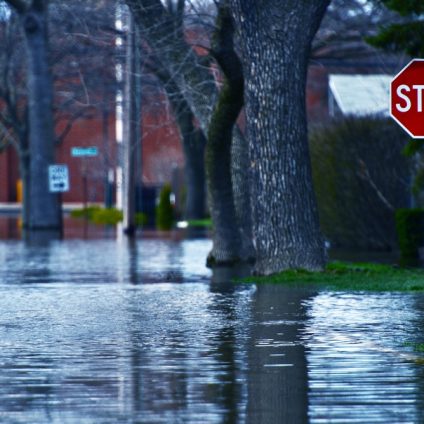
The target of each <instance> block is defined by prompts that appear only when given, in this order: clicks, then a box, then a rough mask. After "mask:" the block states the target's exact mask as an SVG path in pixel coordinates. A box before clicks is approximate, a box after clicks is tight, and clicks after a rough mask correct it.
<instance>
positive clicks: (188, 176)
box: [156, 64, 206, 219]
mask: <svg viewBox="0 0 424 424" xmlns="http://www.w3.org/2000/svg"><path fill="white" fill-rule="evenodd" d="M158 65H159V66H160V64H158ZM156 73H157V76H158V77H159V78H160V79H161V80H162V82H163V84H164V88H165V91H166V93H167V96H168V99H169V102H170V104H171V106H172V110H173V112H174V115H175V120H176V121H177V124H178V128H179V131H180V138H181V141H182V147H183V151H184V159H185V181H186V187H187V198H186V205H185V218H186V219H202V218H204V217H205V211H206V205H205V197H206V196H205V190H206V181H205V179H206V176H205V146H206V137H205V135H204V133H203V131H202V130H201V129H200V128H196V126H195V125H194V121H195V116H194V115H193V112H192V111H191V109H190V106H189V104H188V103H187V101H186V100H185V98H184V96H182V95H181V92H180V90H179V88H178V86H177V84H176V83H175V80H174V79H173V78H172V77H171V76H170V74H169V72H168V70H167V69H166V68H164V67H163V66H161V69H160V70H159V69H156Z"/></svg>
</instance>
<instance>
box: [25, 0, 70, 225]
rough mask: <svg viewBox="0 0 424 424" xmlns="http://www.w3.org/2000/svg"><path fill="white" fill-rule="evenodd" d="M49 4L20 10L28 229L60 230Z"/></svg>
mask: <svg viewBox="0 0 424 424" xmlns="http://www.w3.org/2000/svg"><path fill="white" fill-rule="evenodd" d="M46 8H47V5H46V2H44V1H34V2H33V4H32V5H31V7H29V8H28V9H26V10H20V11H18V12H19V14H20V17H21V22H22V26H23V29H24V33H25V39H26V46H27V55H28V109H29V151H30V157H29V161H30V162H29V173H30V178H29V187H28V199H26V200H27V201H28V203H29V207H30V209H29V213H28V217H27V221H26V222H25V226H26V228H27V229H29V230H59V231H60V230H61V227H62V216H61V207H60V202H59V196H58V195H57V194H55V193H50V192H49V183H48V166H49V165H52V164H54V132H53V115H52V113H53V112H52V99H53V94H52V78H51V75H50V68H49V62H48V58H47V51H48V46H47V13H46V12H47V11H46Z"/></svg>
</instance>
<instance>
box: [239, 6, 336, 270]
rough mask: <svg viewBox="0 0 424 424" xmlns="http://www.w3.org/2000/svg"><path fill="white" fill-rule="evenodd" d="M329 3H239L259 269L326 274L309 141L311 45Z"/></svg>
mask: <svg viewBox="0 0 424 424" xmlns="http://www.w3.org/2000/svg"><path fill="white" fill-rule="evenodd" d="M328 3H329V0H315V1H309V0H288V1H282V0H231V5H232V11H233V15H234V18H235V20H236V23H237V28H238V32H239V37H240V38H239V41H240V45H241V49H242V55H243V67H244V75H245V104H246V118H247V134H248V140H249V158H250V184H251V202H252V205H255V206H254V207H253V208H252V209H253V214H252V220H253V241H254V244H255V248H256V265H255V271H256V273H258V274H272V273H276V272H279V271H282V270H284V269H289V268H305V269H309V270H320V269H322V268H323V266H324V264H325V257H326V256H325V249H324V243H323V239H322V237H321V234H320V231H319V221H318V213H317V207H316V200H315V195H314V191H313V187H312V177H311V167H310V157H309V150H308V140H307V122H306V106H305V85H306V73H307V66H308V57H309V53H310V47H311V42H312V39H313V36H314V35H315V32H316V31H317V29H318V26H319V24H320V22H321V19H322V17H323V15H324V12H325V10H326V7H327V6H328Z"/></svg>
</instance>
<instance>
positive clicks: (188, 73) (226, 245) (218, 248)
mask: <svg viewBox="0 0 424 424" xmlns="http://www.w3.org/2000/svg"><path fill="white" fill-rule="evenodd" d="M126 3H127V4H128V6H129V7H130V9H131V11H132V13H134V17H135V20H136V22H137V23H138V24H139V25H140V27H142V28H143V29H144V30H145V31H144V36H145V37H146V38H147V40H148V42H149V46H150V47H151V48H152V50H153V51H154V52H155V55H157V56H158V57H159V58H160V60H161V62H162V63H163V64H166V67H167V70H168V73H169V75H171V76H172V79H173V80H174V82H175V85H176V87H177V88H178V91H179V93H180V95H181V96H183V97H184V99H185V101H186V103H187V105H188V107H189V108H190V110H191V111H192V113H193V115H194V116H195V117H196V120H197V122H198V124H199V126H200V128H201V129H202V130H203V132H204V133H205V134H206V133H209V135H210V134H212V133H213V136H214V137H215V141H213V142H211V143H210V144H209V148H208V151H209V153H208V156H209V157H210V158H211V157H212V156H213V157H214V158H215V159H216V160H217V161H218V163H217V164H215V165H214V166H216V168H217V170H216V172H209V177H208V178H209V182H208V184H209V188H211V187H215V188H214V189H213V190H214V193H213V194H212V195H211V193H209V195H210V199H212V198H214V200H212V202H213V206H212V209H213V210H214V211H212V217H213V221H214V233H215V237H214V245H213V250H212V252H211V255H210V257H209V258H210V259H211V258H214V259H213V260H212V261H211V263H212V262H213V263H215V264H218V263H225V264H227V263H230V262H235V261H238V260H250V259H252V256H253V247H252V242H251V237H250V234H251V227H250V199H249V195H248V184H247V179H246V178H245V170H246V169H247V162H243V163H242V162H240V163H238V162H237V163H236V161H243V160H245V159H246V157H247V154H246V151H247V146H246V143H243V138H242V135H241V134H240V133H238V135H237V136H236V137H237V138H236V141H237V142H236V143H235V144H233V155H231V135H230V137H229V138H228V131H229V132H230V134H231V130H232V128H233V126H234V121H235V119H236V118H237V114H238V112H237V114H235V118H234V117H232V118H231V119H228V117H227V116H226V113H225V108H228V110H230V109H231V108H232V107H233V105H224V102H223V99H225V98H228V92H227V93H221V96H222V97H221V100H220V105H219V107H217V108H216V109H215V112H217V113H218V114H217V115H216V116H215V117H214V118H212V112H213V106H214V105H215V104H216V99H217V96H218V90H217V87H216V82H215V80H214V77H213V75H212V72H211V70H210V63H209V61H208V60H207V59H205V58H204V57H203V58H202V57H200V56H198V55H197V54H196V53H195V51H194V50H193V49H192V47H191V46H190V45H188V44H187V42H186V41H185V38H184V27H183V22H184V15H183V6H184V0H179V1H178V2H177V5H178V7H177V9H179V11H178V13H176V12H175V11H174V12H170V11H169V10H166V9H165V7H164V5H163V4H162V3H161V2H160V0H126ZM228 88H229V87H227V88H226V89H228ZM233 88H234V87H233ZM233 88H231V90H233ZM235 91H236V90H235ZM233 92H234V90H233ZM230 102H233V100H230ZM218 116H219V117H220V119H222V120H223V121H222V122H218ZM211 120H213V124H212V125H213V127H214V128H215V129H213V130H212V131H211V130H210V129H209V126H210V122H211ZM231 120H232V122H231ZM228 124H229V125H228ZM221 131H222V132H221ZM219 138H222V139H221V140H219ZM225 143H226V145H225V146H224V144H225ZM213 149H216V150H215V151H214V152H213ZM243 149H245V152H244V153H243V151H242V150H243ZM234 153H235V154H234ZM215 159H214V160H215ZM210 163H211V162H210ZM215 177H216V178H217V180H213V181H212V180H210V179H211V178H215ZM239 184H240V185H239ZM218 187H220V188H223V190H224V191H223V192H222V195H221V193H220V190H221V189H220V188H219V189H218ZM218 193H219V194H218ZM229 207H230V208H231V210H230V209H228V208H229ZM234 208H236V210H235V211H234ZM230 226H231V227H232V228H231V231H230V229H229V227H230ZM218 240H219V241H218Z"/></svg>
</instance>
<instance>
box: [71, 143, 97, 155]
mask: <svg viewBox="0 0 424 424" xmlns="http://www.w3.org/2000/svg"><path fill="white" fill-rule="evenodd" d="M98 154H99V149H98V148H97V147H95V146H92V147H72V148H71V156H73V157H82V156H91V157H93V156H97V155H98Z"/></svg>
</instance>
